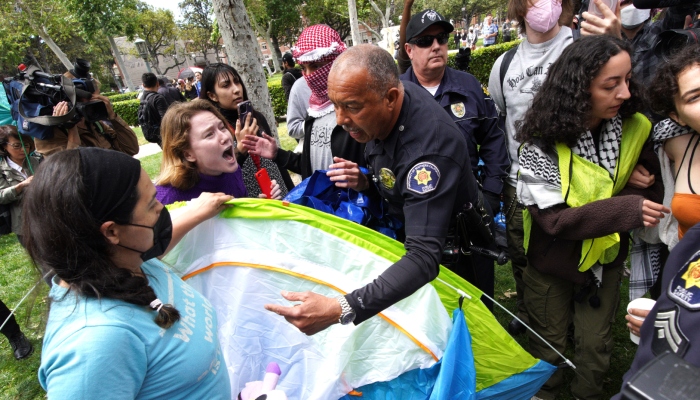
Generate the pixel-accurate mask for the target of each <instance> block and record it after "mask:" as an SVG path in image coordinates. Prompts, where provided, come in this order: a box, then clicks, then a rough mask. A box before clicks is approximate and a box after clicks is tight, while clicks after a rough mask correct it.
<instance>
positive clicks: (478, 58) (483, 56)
mask: <svg viewBox="0 0 700 400" xmlns="http://www.w3.org/2000/svg"><path fill="white" fill-rule="evenodd" d="M520 42H521V41H520V40H512V41H510V42H507V43H500V44H496V45H493V46H489V47H482V48H480V49H476V50H474V51H472V60H471V62H470V63H469V72H470V73H471V74H472V75H474V76H475V77H476V79H478V80H479V82H481V85H482V86H484V87H487V86H488V85H489V76H491V68H492V67H493V64H494V63H495V62H496V59H498V57H500V55H501V54H503V53H505V52H506V51H508V50H510V49H511V48H513V47H515V46H517V45H519V44H520ZM456 55H457V53H454V54H450V55H448V56H447V65H448V66H449V67H452V68H456V65H455V56H456Z"/></svg>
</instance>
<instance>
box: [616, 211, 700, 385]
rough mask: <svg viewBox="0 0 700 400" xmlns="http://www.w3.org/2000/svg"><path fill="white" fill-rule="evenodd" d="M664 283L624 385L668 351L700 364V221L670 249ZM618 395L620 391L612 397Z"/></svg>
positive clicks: (643, 330)
mask: <svg viewBox="0 0 700 400" xmlns="http://www.w3.org/2000/svg"><path fill="white" fill-rule="evenodd" d="M661 285H662V286H661V288H662V292H661V296H659V299H658V300H657V301H656V304H655V305H654V308H653V309H652V310H651V311H650V312H649V315H648V316H647V317H646V318H645V319H644V324H643V325H642V329H641V331H640V333H641V338H640V340H639V348H638V349H637V354H636V355H635V357H634V361H632V366H631V367H630V370H629V371H627V373H626V374H625V376H624V378H623V380H622V381H623V385H624V382H628V381H629V380H630V379H632V377H633V376H634V375H635V374H636V373H637V372H638V371H639V370H640V369H641V368H643V367H644V366H645V365H646V364H647V363H649V362H650V361H651V360H653V359H654V358H656V357H657V356H659V355H661V354H662V353H663V352H665V351H671V352H673V353H676V355H678V356H679V357H681V358H683V359H684V360H686V361H687V362H689V363H690V364H693V365H695V366H696V367H699V368H700V351H698V348H700V224H697V225H695V226H693V227H692V228H690V229H689V230H688V232H686V234H685V235H684V236H683V239H682V240H681V241H680V242H679V243H678V244H677V245H676V247H674V248H673V250H672V251H671V254H670V255H669V257H668V261H667V262H666V265H665V267H664V270H663V275H662V280H661ZM619 398H620V394H617V395H616V396H614V397H613V399H619Z"/></svg>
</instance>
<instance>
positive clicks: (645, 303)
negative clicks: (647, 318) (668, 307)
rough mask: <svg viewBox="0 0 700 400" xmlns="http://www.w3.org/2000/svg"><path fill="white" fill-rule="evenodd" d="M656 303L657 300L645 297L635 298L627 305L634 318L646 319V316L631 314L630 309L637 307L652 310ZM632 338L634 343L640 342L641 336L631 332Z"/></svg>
mask: <svg viewBox="0 0 700 400" xmlns="http://www.w3.org/2000/svg"><path fill="white" fill-rule="evenodd" d="M654 304H656V300H652V299H646V298H643V297H640V298H638V299H634V300H632V301H630V303H629V304H628V305H627V314H628V315H629V316H630V317H632V318H634V319H638V320H640V321H644V318H642V317H638V316H636V315H632V314H630V310H631V309H633V308H636V309H637V310H651V309H652V308H653V307H654ZM630 339H631V340H632V342H634V344H639V336H637V335H635V334H634V333H632V332H630Z"/></svg>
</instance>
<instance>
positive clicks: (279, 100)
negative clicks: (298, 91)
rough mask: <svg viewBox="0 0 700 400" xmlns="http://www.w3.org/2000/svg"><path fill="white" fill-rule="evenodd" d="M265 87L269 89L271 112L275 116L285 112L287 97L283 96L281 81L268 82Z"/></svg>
mask: <svg viewBox="0 0 700 400" xmlns="http://www.w3.org/2000/svg"><path fill="white" fill-rule="evenodd" d="M267 89H268V90H269V91H270V100H271V101H272V112H273V113H274V114H275V116H276V117H279V116H282V115H285V114H287V99H285V98H284V89H283V88H282V84H281V83H268V84H267Z"/></svg>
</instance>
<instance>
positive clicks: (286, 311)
mask: <svg viewBox="0 0 700 400" xmlns="http://www.w3.org/2000/svg"><path fill="white" fill-rule="evenodd" d="M282 297H284V298H285V299H287V300H289V301H301V304H295V305H294V306H292V307H285V306H281V305H279V304H265V309H266V310H268V311H272V312H274V313H277V314H279V315H281V316H283V317H284V319H286V320H287V322H289V323H290V324H292V325H294V326H296V327H297V328H299V330H300V331H302V332H303V333H305V334H307V335H309V336H311V335H314V334H316V333H318V332H321V331H322V330H324V329H326V328H328V327H329V326H331V325H333V324H335V323H338V320H339V319H340V315H341V314H342V308H340V303H338V300H336V299H333V298H330V297H326V296H322V295H320V294H318V293H314V292H308V291H307V292H303V293H302V292H287V291H283V292H282Z"/></svg>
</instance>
